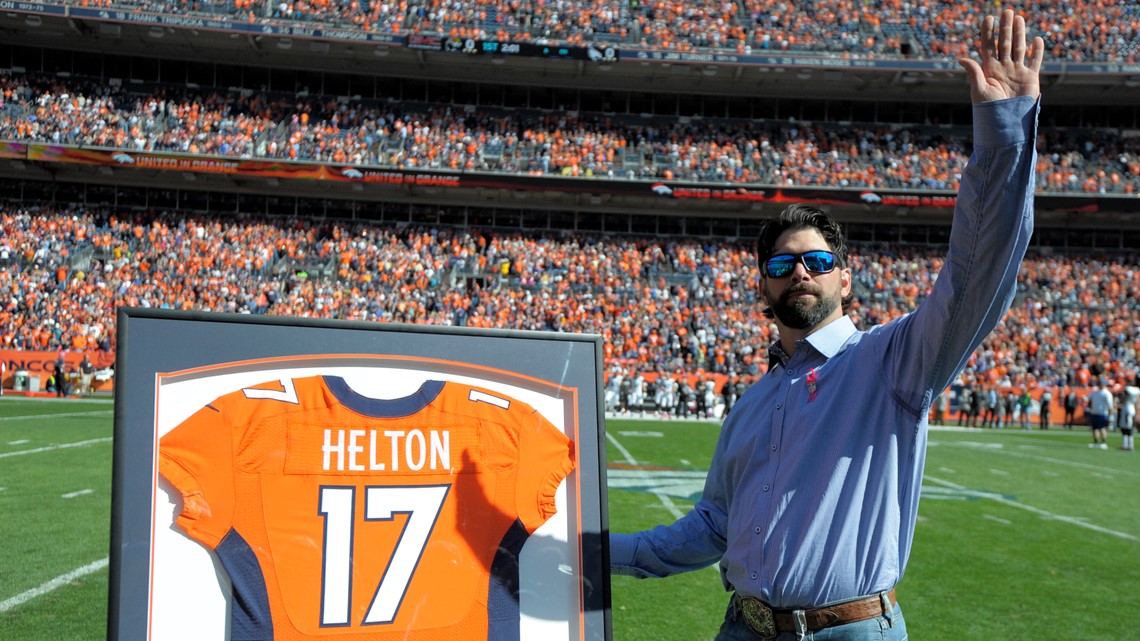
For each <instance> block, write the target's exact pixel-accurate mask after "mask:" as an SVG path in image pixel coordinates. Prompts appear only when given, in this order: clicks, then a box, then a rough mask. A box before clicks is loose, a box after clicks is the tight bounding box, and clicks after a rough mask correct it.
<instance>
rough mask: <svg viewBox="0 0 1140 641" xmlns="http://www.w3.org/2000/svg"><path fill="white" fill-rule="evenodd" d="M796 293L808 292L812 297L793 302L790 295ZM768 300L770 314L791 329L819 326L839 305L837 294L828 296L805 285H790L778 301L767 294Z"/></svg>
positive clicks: (814, 287)
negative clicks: (770, 308) (770, 309)
mask: <svg viewBox="0 0 1140 641" xmlns="http://www.w3.org/2000/svg"><path fill="white" fill-rule="evenodd" d="M798 292H809V293H811V294H814V296H799V297H796V298H795V299H794V300H793V299H792V295H794V294H796V293H798ZM768 300H769V301H770V305H771V307H772V314H774V315H775V316H776V319H777V320H779V321H780V322H781V323H783V324H784V326H785V327H788V328H791V329H808V328H812V327H815V326H816V325H819V324H820V323H822V322H823V321H824V320H825V319H826V318H827V317H828V316H830V315H831V313H832V312H834V311H835V310H836V308H838V307H839V305H840V303H841V301H840V300H839V292H834V293H831V294H828V293H826V292H825V291H824V290H823V288H822V287H820V286H818V285H809V284H807V283H800V284H798V285H792V286H791V287H789V288H788V289H787V291H785V292H784V295H783V296H781V297H780V298H779V299H775V298H773V297H772V296H771V295H770V293H769V296H768Z"/></svg>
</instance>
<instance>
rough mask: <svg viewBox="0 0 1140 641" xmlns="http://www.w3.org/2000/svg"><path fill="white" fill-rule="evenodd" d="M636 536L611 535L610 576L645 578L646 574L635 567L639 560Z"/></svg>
mask: <svg viewBox="0 0 1140 641" xmlns="http://www.w3.org/2000/svg"><path fill="white" fill-rule="evenodd" d="M637 540H638V536H637V535H636V534H614V533H612V532H611V533H610V574H613V575H617V576H635V577H638V578H645V577H646V576H647V575H646V574H645V572H643V571H641V570H639V569H638V568H636V567H635V566H634V559H635V558H637Z"/></svg>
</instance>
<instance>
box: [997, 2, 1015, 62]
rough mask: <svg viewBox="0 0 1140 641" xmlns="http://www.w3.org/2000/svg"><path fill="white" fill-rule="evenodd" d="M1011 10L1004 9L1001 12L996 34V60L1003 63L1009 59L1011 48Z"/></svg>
mask: <svg viewBox="0 0 1140 641" xmlns="http://www.w3.org/2000/svg"><path fill="white" fill-rule="evenodd" d="M1013 22H1014V21H1013V10H1012V9H1006V10H1005V11H1002V12H1001V26H1000V29H1001V31H1000V33H999V34H998V60H1001V61H1002V62H1005V61H1006V60H1009V59H1010V50H1011V49H1012V48H1013Z"/></svg>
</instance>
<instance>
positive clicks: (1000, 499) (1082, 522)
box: [923, 475, 1140, 543]
mask: <svg viewBox="0 0 1140 641" xmlns="http://www.w3.org/2000/svg"><path fill="white" fill-rule="evenodd" d="M923 479H924V480H926V481H932V482H934V483H937V484H939V485H941V486H943V487H948V488H951V489H954V490H958V491H962V492H968V493H970V494H971V495H973V496H976V497H978V498H983V499H989V500H991V501H995V502H997V503H1001V504H1002V505H1008V506H1009V507H1015V508H1018V509H1020V510H1025V511H1027V512H1032V513H1034V514H1037V515H1039V516H1043V517H1045V518H1047V519H1051V520H1054V521H1061V522H1062V523H1069V524H1071V525H1076V526H1078V527H1083V528H1086V529H1089V530H1092V531H1094V532H1100V533H1101V534H1110V535H1112V536H1115V537H1119V538H1122V539H1127V540H1129V541H1136V542H1138V543H1140V537H1137V536H1135V535H1132V534H1128V533H1127V532H1118V531H1116V530H1110V529H1108V528H1106V527H1101V526H1099V525H1094V524H1092V523H1088V522H1087V520H1086V519H1084V518H1078V517H1073V516H1064V515H1063V514H1054V513H1052V512H1050V511H1048V510H1043V509H1041V508H1039V507H1033V506H1032V505H1026V504H1025V503H1019V502H1017V501H1011V500H1009V499H1007V498H1005V497H1004V496H1002V495H1000V494H995V493H993V492H977V491H973V490H969V489H967V488H966V487H965V486H962V485H958V484H957V483H952V482H950V481H947V480H945V479H940V478H935V477H933V476H930V475H926V476H924V477H923Z"/></svg>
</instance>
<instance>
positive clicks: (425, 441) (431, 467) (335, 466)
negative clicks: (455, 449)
mask: <svg viewBox="0 0 1140 641" xmlns="http://www.w3.org/2000/svg"><path fill="white" fill-rule="evenodd" d="M366 452H367V455H365V453H366ZM321 454H322V460H323V469H324V471H326V472H332V471H336V472H344V471H348V472H363V473H374V472H400V471H410V472H421V471H429V472H435V471H447V470H450V469H451V432H449V431H448V430H420V429H411V430H361V429H326V430H325V442H324V445H323V446H322V447H321Z"/></svg>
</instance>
